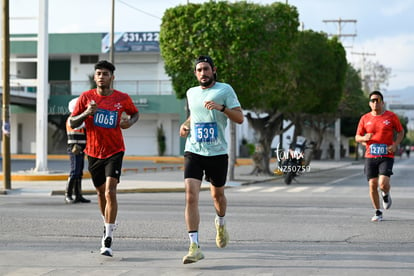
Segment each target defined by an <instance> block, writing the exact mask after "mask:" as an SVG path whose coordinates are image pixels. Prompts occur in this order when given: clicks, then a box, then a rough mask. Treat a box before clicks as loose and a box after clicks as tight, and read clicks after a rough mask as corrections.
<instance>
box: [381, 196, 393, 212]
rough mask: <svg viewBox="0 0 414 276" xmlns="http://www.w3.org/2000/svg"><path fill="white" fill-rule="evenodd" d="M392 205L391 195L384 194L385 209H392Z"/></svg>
mask: <svg viewBox="0 0 414 276" xmlns="http://www.w3.org/2000/svg"><path fill="white" fill-rule="evenodd" d="M391 204H392V199H391V194H390V193H388V194H385V193H383V194H382V205H383V206H384V209H385V210H387V209H390V207H391Z"/></svg>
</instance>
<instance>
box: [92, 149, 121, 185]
mask: <svg viewBox="0 0 414 276" xmlns="http://www.w3.org/2000/svg"><path fill="white" fill-rule="evenodd" d="M123 157H124V152H123V151H121V152H118V153H116V154H114V155H112V156H110V157H108V158H106V159H99V158H94V157H90V156H88V169H89V172H90V173H91V176H92V182H93V185H94V186H95V187H99V186H101V185H103V184H105V182H106V177H108V176H110V177H113V178H116V179H118V183H119V178H120V177H121V170H122V159H123Z"/></svg>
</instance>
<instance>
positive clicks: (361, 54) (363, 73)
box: [351, 52, 375, 88]
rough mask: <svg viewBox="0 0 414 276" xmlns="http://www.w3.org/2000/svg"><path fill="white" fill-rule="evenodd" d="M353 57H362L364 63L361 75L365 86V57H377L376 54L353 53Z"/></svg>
mask: <svg viewBox="0 0 414 276" xmlns="http://www.w3.org/2000/svg"><path fill="white" fill-rule="evenodd" d="M351 54H352V55H359V56H362V62H361V74H360V78H361V81H362V82H363V84H364V86H365V61H366V59H365V57H366V56H375V53H366V52H351ZM364 88H365V87H364Z"/></svg>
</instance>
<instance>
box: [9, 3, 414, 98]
mask: <svg viewBox="0 0 414 276" xmlns="http://www.w3.org/2000/svg"><path fill="white" fill-rule="evenodd" d="M39 1H44V0H9V3H10V4H9V5H10V18H11V20H10V33H12V34H14V33H36V32H37V30H38V25H37V24H38V23H37V22H38V21H37V20H36V19H27V17H31V18H33V17H37V16H38V14H39ZM187 2H191V3H202V2H205V1H200V0H152V1H148V0H115V16H114V18H115V21H114V22H115V25H114V26H115V27H114V28H115V32H146V31H159V30H160V24H161V19H162V16H163V14H164V11H165V10H166V9H168V8H172V7H175V6H178V5H185V4H187ZM230 2H234V0H233V1H230ZM247 2H254V3H259V4H262V5H267V4H270V3H273V2H284V3H286V2H287V3H288V4H290V5H293V6H295V7H296V8H297V10H298V12H299V21H300V22H301V24H302V28H304V29H306V30H308V29H311V30H314V31H322V32H326V33H328V34H338V32H339V25H340V26H341V34H343V35H354V34H355V35H356V36H354V37H345V36H344V37H343V38H342V40H341V41H342V44H343V45H344V46H345V49H346V51H347V59H348V61H349V62H350V63H352V64H353V65H354V67H355V68H358V69H360V68H361V67H362V64H363V60H364V59H365V60H367V61H371V62H378V63H380V64H382V65H383V66H385V67H388V68H390V69H391V72H392V73H391V78H390V80H389V86H388V87H386V90H388V91H392V90H400V89H404V88H406V87H409V86H412V87H414V16H413V15H414V0H284V1H268V0H251V1H247ZM48 6H49V9H48V12H49V17H48V30H49V33H81V32H110V29H111V7H112V0H70V1H67V0H48ZM22 17H24V18H26V19H22ZM326 20H328V21H332V20H333V21H336V22H324V21H326ZM339 20H343V22H342V23H341V24H339V23H338V21H339ZM347 20H351V22H345V21H347ZM354 21H355V23H354Z"/></svg>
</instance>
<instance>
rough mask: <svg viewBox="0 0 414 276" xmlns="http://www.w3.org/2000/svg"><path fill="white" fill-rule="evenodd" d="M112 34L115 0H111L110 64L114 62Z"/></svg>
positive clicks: (113, 32)
mask: <svg viewBox="0 0 414 276" xmlns="http://www.w3.org/2000/svg"><path fill="white" fill-rule="evenodd" d="M114 36H115V0H112V10H111V35H110V44H111V47H110V50H109V51H110V52H109V54H110V57H109V60H110V61H111V63H112V64H115V57H114V56H115V49H114V39H115V38H114Z"/></svg>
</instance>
